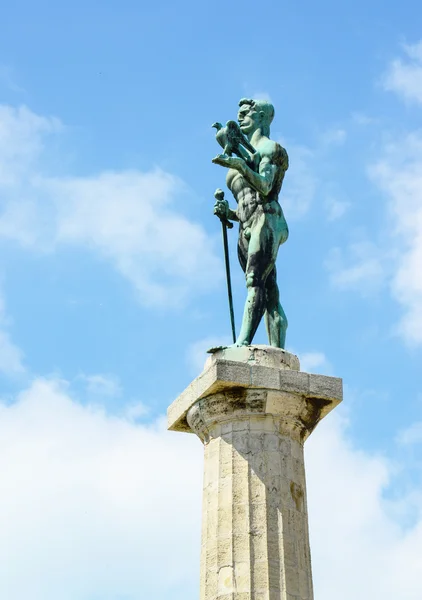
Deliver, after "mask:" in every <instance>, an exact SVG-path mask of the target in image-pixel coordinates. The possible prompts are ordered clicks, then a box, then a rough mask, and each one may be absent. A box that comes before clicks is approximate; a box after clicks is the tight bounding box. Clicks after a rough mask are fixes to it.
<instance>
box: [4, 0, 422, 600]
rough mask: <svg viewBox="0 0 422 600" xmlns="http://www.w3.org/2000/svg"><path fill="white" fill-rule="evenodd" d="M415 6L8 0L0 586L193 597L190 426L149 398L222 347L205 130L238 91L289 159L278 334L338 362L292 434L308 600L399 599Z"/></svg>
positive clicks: (54, 598)
mask: <svg viewBox="0 0 422 600" xmlns="http://www.w3.org/2000/svg"><path fill="white" fill-rule="evenodd" d="M421 19H422V7H421V5H420V3H419V2H416V0H403V1H402V2H392V1H391V0H383V1H381V0H372V1H371V2H364V1H363V0H357V1H356V2H354V3H344V2H334V1H332V0H321V1H320V2H319V3H314V2H310V1H309V0H302V2H295V3H293V2H290V3H287V2H284V1H280V0H279V1H277V2H276V1H271V0H269V1H268V2H267V3H266V4H259V3H252V2H250V1H249V0H244V1H243V2H239V1H238V0H232V1H231V2H222V1H221V0H215V1H214V2H212V3H208V2H205V3H199V2H196V3H195V2H193V1H192V0H179V2H177V3H175V2H169V1H167V0H166V1H161V2H155V3H145V2H139V1H137V2H135V1H134V0H121V1H120V2H115V1H114V0H103V1H102V2H99V1H98V0H85V1H84V2H81V1H80V0H75V1H74V2H72V3H53V4H51V3H50V2H49V3H47V2H46V0H38V2H36V3H34V2H30V1H29V0H15V2H14V3H8V4H7V6H4V7H3V14H2V24H1V36H0V256H1V262H0V471H1V473H2V483H1V494H0V528H1V531H2V536H1V540H0V597H1V598H2V599H4V600H24V599H25V600H144V599H145V598H154V600H164V599H166V600H167V598H169V597H171V598H172V599H173V600H194V599H196V598H198V587H199V544H200V521H201V515H200V509H201V484H202V446H201V443H200V442H199V440H198V439H196V438H195V437H194V436H193V435H189V434H180V433H174V432H167V431H166V420H165V413H166V408H167V406H168V405H169V404H170V403H171V402H172V401H173V400H174V399H175V398H176V397H177V396H178V395H179V394H180V393H181V392H182V390H183V389H184V388H185V387H186V386H187V385H188V384H189V383H190V381H191V380H192V379H193V378H194V377H196V376H197V375H198V374H199V373H200V372H201V370H202V367H203V363H204V361H205V359H206V350H207V348H209V347H210V346H213V345H216V344H222V343H227V342H229V341H230V320H229V312H228V306H227V292H226V288H225V274H224V261H223V252H222V240H221V228H220V223H219V221H218V219H216V217H214V216H213V213H212V208H213V201H214V200H213V193H214V190H215V188H217V187H224V176H225V174H224V170H223V169H222V168H221V167H218V166H216V165H214V164H212V163H211V159H212V157H213V156H215V154H216V153H217V152H218V146H217V145H216V142H215V139H214V130H213V129H212V128H211V124H212V123H213V122H215V121H222V122H225V121H226V120H228V119H233V118H235V117H236V113H237V104H238V101H239V99H240V98H242V97H254V98H262V99H269V100H270V101H271V102H272V103H273V104H274V106H275V111H276V114H275V119H274V122H273V124H272V129H271V137H272V138H273V139H275V140H277V141H279V142H280V143H282V144H283V146H285V147H286V149H287V152H288V154H289V157H290V168H289V170H288V172H287V173H286V177H285V181H284V184H283V189H282V192H281V195H280V202H281V205H282V206H283V209H284V212H285V215H286V219H287V222H288V224H289V228H290V237H289V239H288V241H287V243H286V244H285V245H283V246H282V247H281V248H280V252H279V257H278V262H277V269H278V279H279V285H280V290H281V298H282V304H283V307H284V309H285V312H286V314H287V317H288V320H289V329H288V334H287V349H288V350H289V351H291V352H294V353H296V354H298V356H299V358H300V360H301V368H302V370H304V371H308V372H311V373H322V374H325V375H332V376H337V377H342V378H343V381H344V391H345V394H344V402H343V403H342V405H341V406H340V407H339V408H338V409H336V411H334V412H333V413H331V414H330V415H329V416H328V417H327V419H326V420H325V421H324V422H323V423H321V424H320V425H319V426H318V428H317V430H316V431H315V433H314V434H313V435H312V436H311V438H310V439H309V441H307V443H306V446H305V456H306V466H307V479H308V504H309V519H310V537H311V547H312V557H313V573H314V587H315V598H321V599H322V598H324V600H337V599H338V598H342V600H356V598H359V599H360V600H373V599H374V598H383V600H397V598H402V599H403V600H420V598H421V593H422V590H421V583H420V565H421V562H422V550H421V549H422V477H421V472H422V471H421V467H422V393H421V384H422V369H421V360H422V34H421V29H420V22H421ZM233 204H234V201H233V200H232V206H233ZM229 244H230V249H231V264H232V276H233V288H234V302H235V314H236V322H237V326H239V323H240V317H241V312H242V308H243V302H244V297H245V284H244V278H243V274H242V273H241V270H240V267H239V265H238V264H237V259H236V253H235V250H236V230H235V229H233V230H232V231H230V232H229ZM255 341H256V342H257V343H266V337H265V331H264V330H263V328H262V327H261V328H260V329H259V331H258V333H257V336H256V340H255Z"/></svg>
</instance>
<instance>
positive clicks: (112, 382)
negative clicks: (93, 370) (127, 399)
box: [78, 373, 122, 397]
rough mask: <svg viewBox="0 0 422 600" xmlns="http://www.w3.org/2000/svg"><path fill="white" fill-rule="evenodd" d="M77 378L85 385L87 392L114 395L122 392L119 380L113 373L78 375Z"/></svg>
mask: <svg viewBox="0 0 422 600" xmlns="http://www.w3.org/2000/svg"><path fill="white" fill-rule="evenodd" d="M78 379H80V380H82V381H83V382H84V383H85V385H86V390H87V392H88V393H89V394H94V395H98V396H108V397H116V396H120V395H121V394H122V388H121V385H120V382H119V380H118V379H117V377H115V376H114V375H108V374H104V373H97V374H95V375H84V374H82V375H79V377H78Z"/></svg>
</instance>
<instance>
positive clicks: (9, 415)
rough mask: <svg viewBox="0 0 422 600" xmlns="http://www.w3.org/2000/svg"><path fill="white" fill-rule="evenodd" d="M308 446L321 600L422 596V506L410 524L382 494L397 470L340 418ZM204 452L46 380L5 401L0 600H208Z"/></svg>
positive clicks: (187, 439)
mask: <svg viewBox="0 0 422 600" xmlns="http://www.w3.org/2000/svg"><path fill="white" fill-rule="evenodd" d="M306 448H307V450H306V461H307V472H308V494H309V511H310V518H311V522H310V531H311V540H312V557H313V567H314V569H313V570H314V579H315V593H316V597H321V598H325V600H337V599H338V598H339V596H341V598H342V600H355V599H356V598H357V597H359V598H360V599H361V600H373V598H383V600H396V599H397V598H406V600H419V598H420V587H419V571H420V548H421V546H422V519H421V514H420V507H419V512H417V513H416V519H415V520H414V522H413V523H412V525H411V526H409V525H408V523H407V524H406V526H404V525H402V518H403V515H404V514H405V512H406V510H404V512H403V507H406V506H408V505H409V503H408V502H407V500H406V498H407V496H406V497H404V496H403V495H402V494H400V492H399V490H398V494H397V496H398V499H397V506H398V505H400V506H399V510H397V511H394V510H392V506H393V505H394V503H393V504H392V502H391V501H388V502H387V501H386V500H385V499H384V492H385V490H386V487H387V485H389V484H390V485H391V484H392V483H393V479H392V478H393V476H394V473H395V472H396V468H395V467H393V466H392V465H391V464H390V463H389V461H388V460H386V459H385V458H384V457H382V456H374V455H370V454H368V453H365V452H362V451H359V450H357V449H356V448H354V447H353V446H352V445H351V444H350V442H349V440H348V436H347V429H346V424H345V422H344V421H342V420H341V419H340V418H339V417H338V416H337V415H336V414H335V413H334V414H333V415H330V416H329V417H328V418H327V419H326V420H325V421H324V422H323V423H322V424H321V425H320V426H319V427H318V428H317V431H316V432H315V433H314V434H313V436H312V437H311V438H310V440H309V441H308V442H307V444H306ZM202 457H203V452H202V447H201V444H200V443H199V441H198V440H197V439H196V438H195V437H194V436H190V435H188V434H177V433H169V432H166V431H165V429H164V421H163V420H162V419H159V420H158V421H157V422H155V423H152V424H149V425H140V424H134V423H132V422H130V421H127V420H125V419H124V418H117V417H116V416H111V415H106V414H105V413H104V412H103V411H101V410H100V409H98V408H93V407H92V406H81V405H80V404H78V403H76V402H74V401H73V400H72V398H71V397H70V396H69V391H68V388H67V386H66V384H65V383H64V382H60V381H57V380H45V379H37V380H35V381H34V382H33V384H32V385H31V386H30V387H29V389H27V390H25V391H24V392H22V393H21V394H20V396H19V397H18V398H17V401H16V402H15V403H14V404H12V405H8V406H6V405H0V470H1V473H2V490H3V493H2V494H1V495H0V527H1V530H2V538H1V542H0V597H2V598H7V600H22V598H31V600H56V599H57V598H60V600H92V599H93V598H101V600H116V598H124V599H125V600H144V598H149V597H151V598H154V599H156V600H161V599H163V600H164V598H169V597H172V598H174V599H175V600H188V599H192V600H193V599H194V598H196V597H197V585H198V583H197V582H198V575H199V572H198V569H199V552H200V547H199V536H200V507H201V481H202ZM411 493H413V494H416V496H415V497H417V495H418V493H420V490H417V489H415V490H411ZM413 508H414V507H413V505H412V509H413ZM397 515H400V518H398V516H397ZM175 550H176V551H175ZM22 573H25V577H22ZM344 582H347V585H345V583H344Z"/></svg>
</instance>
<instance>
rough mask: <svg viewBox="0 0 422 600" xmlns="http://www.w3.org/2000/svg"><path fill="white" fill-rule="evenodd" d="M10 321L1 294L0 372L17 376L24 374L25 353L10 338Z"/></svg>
mask: <svg viewBox="0 0 422 600" xmlns="http://www.w3.org/2000/svg"><path fill="white" fill-rule="evenodd" d="M9 323H10V319H9V318H8V316H7V314H6V307H5V302H4V298H3V295H2V294H1V293H0V372H1V373H4V374H5V375H9V376H15V375H20V374H22V373H24V371H25V367H24V365H23V352H22V351H21V349H20V348H18V346H16V345H15V344H14V343H13V341H12V340H11V338H10V334H9V331H8V326H9Z"/></svg>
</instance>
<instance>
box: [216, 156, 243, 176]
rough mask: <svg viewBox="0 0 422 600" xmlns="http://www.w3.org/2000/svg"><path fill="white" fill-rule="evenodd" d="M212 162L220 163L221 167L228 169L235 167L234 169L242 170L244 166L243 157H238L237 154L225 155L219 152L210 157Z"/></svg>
mask: <svg viewBox="0 0 422 600" xmlns="http://www.w3.org/2000/svg"><path fill="white" fill-rule="evenodd" d="M212 162H213V163H214V164H216V165H221V166H222V167H227V168H228V169H236V171H240V172H242V171H243V169H244V168H245V167H246V163H245V161H244V160H243V158H239V157H237V156H227V155H226V154H219V155H218V156H216V157H215V158H213V159H212Z"/></svg>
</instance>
